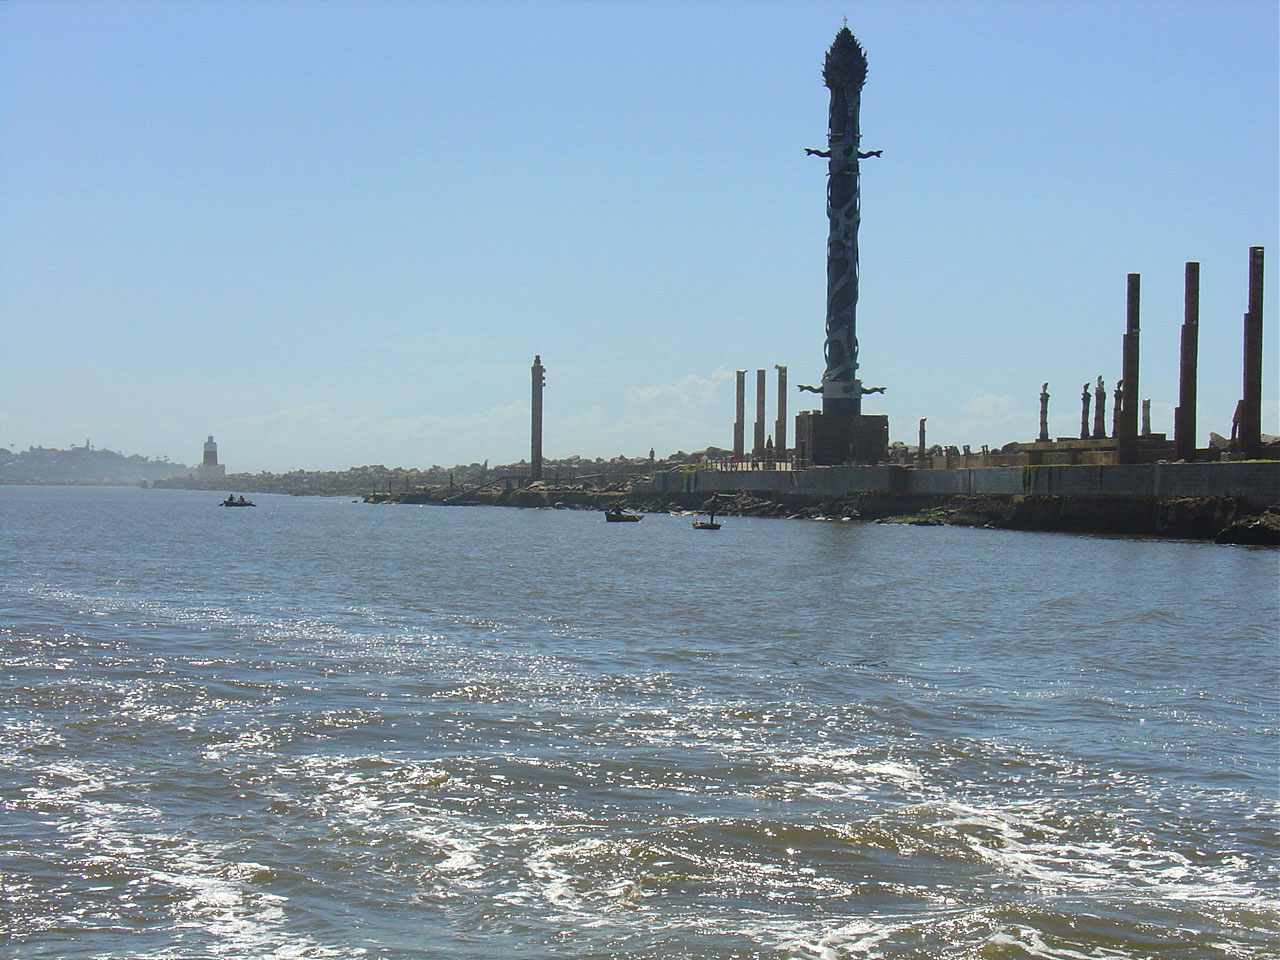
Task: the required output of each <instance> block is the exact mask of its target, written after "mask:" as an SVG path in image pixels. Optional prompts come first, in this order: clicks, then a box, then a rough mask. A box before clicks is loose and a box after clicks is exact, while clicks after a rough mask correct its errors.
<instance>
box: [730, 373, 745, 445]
mask: <svg viewBox="0 0 1280 960" xmlns="http://www.w3.org/2000/svg"><path fill="white" fill-rule="evenodd" d="M737 379H738V407H737V410H738V415H737V416H738V418H737V419H736V420H734V421H733V455H734V456H735V457H737V458H738V459H739V460H741V459H742V456H743V453H744V452H745V451H744V450H743V444H744V442H745V434H746V430H747V371H745V370H739V371H738V374H737Z"/></svg>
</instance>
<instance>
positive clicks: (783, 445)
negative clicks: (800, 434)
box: [773, 363, 787, 460]
mask: <svg viewBox="0 0 1280 960" xmlns="http://www.w3.org/2000/svg"><path fill="white" fill-rule="evenodd" d="M774 367H775V368H776V369H777V371H778V422H777V423H775V424H774V425H773V435H774V437H775V438H776V439H777V443H775V444H774V451H775V452H774V455H775V456H776V457H777V458H778V459H779V460H785V459H787V368H786V367H784V366H782V365H781V364H777V363H775V364H774Z"/></svg>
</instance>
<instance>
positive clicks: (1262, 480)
mask: <svg viewBox="0 0 1280 960" xmlns="http://www.w3.org/2000/svg"><path fill="white" fill-rule="evenodd" d="M632 492H633V493H634V494H637V495H643V494H649V493H653V494H675V493H696V494H708V495H709V494H712V493H739V492H742V493H754V494H759V495H762V496H774V495H777V496H783V497H788V496H801V497H841V496H848V495H851V494H859V493H883V494H900V495H907V496H910V495H920V494H932V495H935V496H970V497H972V496H997V497H1000V496H1005V497H1012V496H1046V497H1063V496H1077V497H1119V498H1126V497H1134V498H1157V499H1161V500H1175V499H1183V498H1187V497H1236V498H1240V499H1242V500H1244V501H1247V502H1248V503H1249V504H1250V505H1252V506H1254V507H1256V508H1258V509H1260V510H1261V509H1264V508H1265V507H1267V506H1269V505H1271V504H1275V503H1280V461H1272V460H1268V461H1248V462H1236V463H1150V464H1109V465H1104V466H1035V467H989V468H985V469H961V470H916V469H913V468H910V467H899V466H888V465H877V466H844V467H810V468H809V469H807V470H796V471H792V470H698V471H689V472H680V471H671V472H668V473H660V474H658V475H656V476H655V477H654V478H653V479H652V480H645V481H640V482H638V483H636V484H635V485H634V487H633V488H632Z"/></svg>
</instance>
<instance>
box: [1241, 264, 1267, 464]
mask: <svg viewBox="0 0 1280 960" xmlns="http://www.w3.org/2000/svg"><path fill="white" fill-rule="evenodd" d="M1263 250H1264V248H1263V247H1250V248H1249V312H1248V313H1246V314H1245V315H1244V392H1243V395H1242V400H1243V402H1242V403H1241V407H1240V453H1241V454H1243V455H1244V457H1245V458H1246V459H1249V460H1256V459H1257V458H1258V457H1260V456H1262V256H1263Z"/></svg>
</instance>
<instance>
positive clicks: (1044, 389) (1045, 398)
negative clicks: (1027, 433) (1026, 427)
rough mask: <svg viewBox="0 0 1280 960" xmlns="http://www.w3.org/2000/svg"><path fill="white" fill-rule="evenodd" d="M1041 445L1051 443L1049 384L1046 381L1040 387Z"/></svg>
mask: <svg viewBox="0 0 1280 960" xmlns="http://www.w3.org/2000/svg"><path fill="white" fill-rule="evenodd" d="M1038 439H1039V441H1040V442H1041V443H1048V442H1049V383H1048V381H1045V383H1044V384H1042V385H1041V387H1040V436H1039V437H1038Z"/></svg>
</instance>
